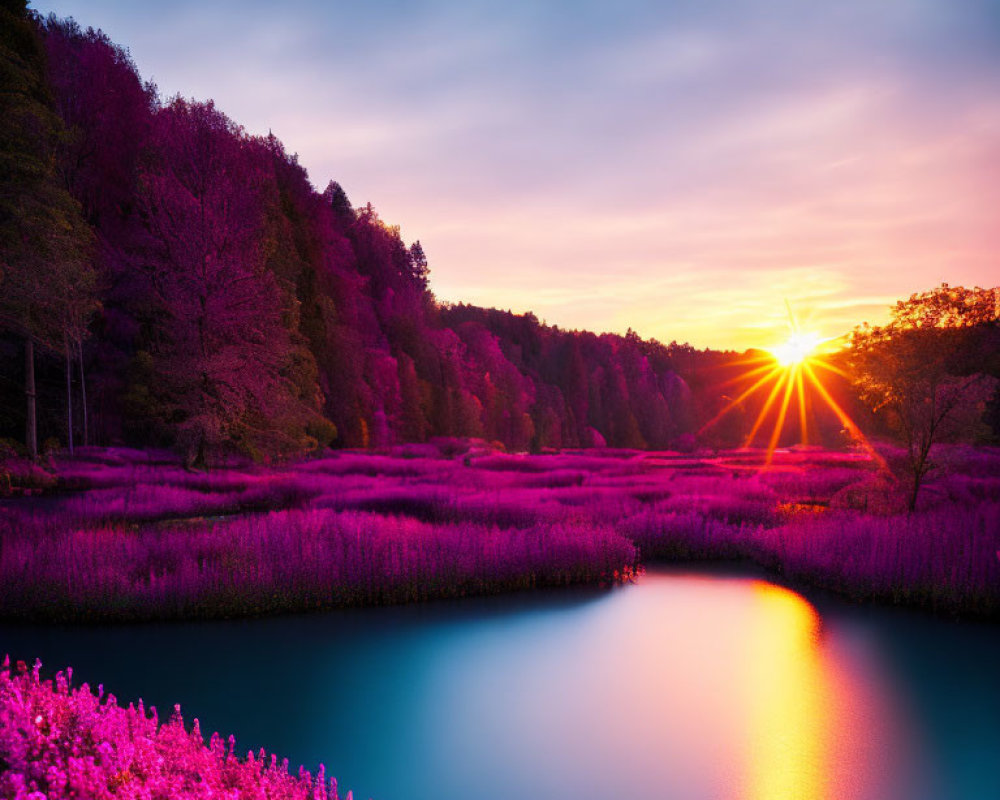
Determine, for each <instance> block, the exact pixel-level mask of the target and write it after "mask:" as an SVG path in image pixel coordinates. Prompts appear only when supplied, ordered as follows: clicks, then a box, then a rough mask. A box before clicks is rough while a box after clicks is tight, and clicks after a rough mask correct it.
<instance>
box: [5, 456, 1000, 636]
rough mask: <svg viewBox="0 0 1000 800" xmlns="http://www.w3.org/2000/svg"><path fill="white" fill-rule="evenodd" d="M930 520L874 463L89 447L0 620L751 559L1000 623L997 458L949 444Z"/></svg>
mask: <svg viewBox="0 0 1000 800" xmlns="http://www.w3.org/2000/svg"><path fill="white" fill-rule="evenodd" d="M939 460H943V461H945V462H947V464H948V468H947V471H945V472H943V473H942V474H941V475H940V476H939V477H938V479H937V480H936V481H935V482H933V483H932V484H931V485H929V486H928V487H927V489H926V490H925V492H924V495H923V504H922V507H921V508H920V509H919V510H918V512H917V513H915V514H905V513H901V512H899V511H897V510H895V509H896V505H895V503H894V499H893V497H894V495H893V489H892V487H891V485H890V484H888V483H887V482H886V481H885V480H884V478H882V477H880V476H879V474H878V472H877V470H876V467H875V464H874V463H873V462H872V461H871V460H869V459H868V458H866V457H864V456H863V455H861V454H858V453H853V452H830V451H822V450H815V449H808V450H791V451H779V452H777V453H776V454H775V456H774V459H773V461H772V463H771V464H770V465H766V466H765V464H764V456H763V454H762V453H760V452H757V451H734V452H728V453H721V454H711V455H709V454H704V455H694V456H692V455H683V454H677V453H647V452H637V451H614V450H603V451H602V450H587V451H573V452H563V453H559V454H551V455H536V456H527V455H508V454H504V453H500V452H495V451H491V450H489V449H486V448H476V447H474V446H472V445H471V443H462V442H455V441H448V442H444V443H441V444H438V445H414V446H408V447H401V448H398V449H396V450H394V451H392V452H388V453H358V452H346V453H338V454H334V455H331V456H329V457H327V458H324V459H318V460H313V461H309V462H304V463H301V464H296V465H291V466H287V467H282V468H280V469H263V468H242V469H241V468H235V467H234V468H230V469H225V470H218V471H213V472H210V473H204V474H202V473H190V472H186V471H184V470H183V469H181V468H180V466H179V465H178V464H176V463H175V462H173V461H171V459H170V457H169V456H167V455H166V454H151V453H143V452H137V451H127V450H96V449H94V450H88V451H86V452H85V453H84V454H82V455H80V456H79V457H77V458H75V459H63V460H59V461H57V462H56V463H55V464H54V470H53V471H52V473H51V481H50V482H49V485H48V486H46V488H45V489H44V491H41V490H40V493H39V494H36V495H33V496H22V497H17V498H9V499H7V500H5V501H3V503H2V517H0V532H2V544H0V580H2V582H3V584H4V587H5V592H4V594H3V596H2V597H0V614H2V615H3V616H5V617H7V618H13V619H24V620H33V621H111V620H136V621H138V620H150V619H187V618H207V617H235V616H251V615H259V614H269V613H277V612H291V611H301V610H307V609H315V608H330V607H337V606H347V605H368V604H386V603H399V602H409V601H415V600H426V599H432V598H439V597H454V596H463V595H470V594H483V593H493V592H504V591H513V590H519V589H526V588H533V587H537V586H558V585H567V584H578V583H583V584H588V583H589V584H595V583H604V584H607V583H614V582H622V581H628V580H630V578H631V576H632V575H633V574H634V573H635V570H636V569H640V568H641V566H642V565H643V564H644V563H648V562H650V561H652V560H668V561H670V560H719V559H724V560H739V561H744V562H750V563H755V564H758V565H761V566H763V567H765V568H766V569H768V570H770V571H772V572H773V573H775V574H777V575H780V576H782V577H783V578H785V579H788V580H792V581H796V582H803V583H806V584H810V585H818V586H822V587H823V588H826V589H829V590H832V591H836V592H838V593H841V594H844V595H847V596H849V597H853V598H855V599H859V600H866V601H877V602H889V603H899V604H907V605H914V606H918V607H923V608H929V609H933V610H936V611H941V612H946V613H950V614H959V615H970V616H985V617H991V616H1000V558H998V557H997V551H998V549H1000V501H998V500H997V498H1000V452H998V451H996V450H995V449H971V448H945V449H943V450H942V451H941V453H940V454H939Z"/></svg>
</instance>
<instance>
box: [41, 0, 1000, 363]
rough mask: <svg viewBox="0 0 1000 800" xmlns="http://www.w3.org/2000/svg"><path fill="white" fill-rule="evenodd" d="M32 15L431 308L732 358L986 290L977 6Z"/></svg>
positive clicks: (795, 4) (986, 206)
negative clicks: (223, 146) (268, 143)
mask: <svg viewBox="0 0 1000 800" xmlns="http://www.w3.org/2000/svg"><path fill="white" fill-rule="evenodd" d="M31 7H33V8H35V9H36V10H38V11H40V12H42V13H45V14H47V13H49V12H54V13H56V14H57V15H58V16H72V17H74V18H75V19H76V20H77V21H78V22H79V23H80V24H81V25H83V26H85V27H86V26H93V27H95V28H101V29H103V30H104V31H105V32H106V33H107V34H108V35H109V36H110V37H111V38H112V39H113V40H114V41H116V42H118V43H119V44H122V45H124V46H126V47H128V48H129V49H130V51H131V53H132V56H133V58H134V59H135V62H136V64H137V65H138V67H139V70H140V72H141V74H142V76H143V78H144V79H148V80H153V81H154V82H155V83H156V84H157V85H158V87H159V90H160V93H161V96H162V97H165V98H166V97H170V96H172V95H175V94H178V93H180V94H182V95H184V96H185V97H193V98H196V99H201V100H206V99H209V98H212V99H214V100H215V101H216V103H217V105H218V106H219V107H220V108H221V109H222V110H223V111H225V112H226V113H227V114H228V115H229V116H230V117H232V118H233V119H235V120H236V121H237V122H239V123H240V124H242V125H243V126H244V127H245V128H246V129H247V130H248V131H249V132H250V133H254V134H257V133H267V132H268V131H269V130H271V131H273V132H274V134H275V135H276V136H278V138H280V139H281V140H282V141H283V142H284V144H285V146H286V148H287V149H288V151H289V152H295V153H297V154H298V155H299V159H300V162H301V163H302V164H303V166H305V167H306V169H307V170H308V172H309V176H310V179H311V180H312V182H313V184H314V185H315V186H316V187H317V188H318V189H319V190H322V189H323V188H324V187H325V186H326V183H327V182H328V181H329V180H330V179H331V178H332V179H335V180H337V181H339V182H340V183H341V185H342V186H343V187H344V189H345V190H346V192H347V194H348V196H349V197H350V199H351V201H352V203H353V204H354V205H356V206H359V205H363V204H365V203H366V202H369V201H370V202H371V203H372V204H373V205H374V206H375V207H376V209H377V210H378V211H379V214H380V216H381V217H382V218H383V219H384V220H386V221H387V222H389V223H391V224H398V225H399V226H400V227H401V232H402V235H403V238H404V239H405V240H407V241H408V242H412V241H413V240H417V239H419V240H420V242H421V243H422V245H423V247H424V250H425V252H426V253H427V256H428V260H429V262H430V267H431V289H432V290H433V291H434V293H435V295H436V296H437V298H438V299H439V300H442V301H447V302H459V301H464V302H470V303H475V304H479V305H484V306H495V307H499V308H505V309H511V310H513V311H516V312H523V311H528V310H531V311H534V312H535V314H536V315H537V316H538V317H539V318H540V319H543V320H545V321H547V322H548V323H550V324H555V325H559V326H560V327H563V328H581V329H589V330H594V331H598V332H603V331H614V332H620V333H624V332H625V331H626V330H627V329H628V328H629V327H631V328H633V329H634V330H636V331H637V332H638V333H639V334H641V335H642V336H644V337H655V338H657V339H659V340H661V341H663V342H670V341H672V340H677V341H687V342H690V343H691V344H694V345H695V346H697V347H714V348H720V349H737V350H742V349H744V348H747V347H770V346H774V345H776V344H778V343H779V342H780V341H781V340H782V339H783V338H785V337H786V336H787V335H788V310H787V308H788V306H789V305H790V306H791V309H792V311H793V313H794V314H795V316H796V317H797V318H798V319H799V322H800V325H801V326H802V327H803V328H804V329H809V330H811V331H814V332H815V333H817V334H819V335H822V336H827V337H833V336H837V335H840V334H843V333H845V332H846V331H848V330H850V328H852V327H853V326H854V325H856V324H858V323H860V322H863V321H870V322H872V323H878V322H881V321H884V320H885V319H886V318H887V313H888V307H889V306H890V305H891V304H892V303H893V302H894V301H895V300H896V299H898V298H903V297H907V296H909V295H910V294H911V293H914V292H919V291H924V290H927V289H931V288H933V287H935V286H937V285H939V284H940V283H942V282H948V283H950V284H952V285H966V286H973V285H981V286H994V285H997V284H1000V0H878V1H877V2H873V1H872V0H841V2H836V3H818V2H817V3H812V2H809V3H803V2H801V0H725V1H723V0H691V1H688V0H676V1H675V2H665V1H656V2H654V1H653V0H648V1H646V0H616V1H615V2H593V1H592V0H577V2H570V1H567V2H542V1H541V0H534V1H528V0H494V1H492V2H483V1H482V0H454V1H453V2H452V1H446V0H426V2H425V1H424V0H412V1H409V0H385V1H384V2H382V1H381V0H366V1H365V2H339V1H338V0H333V1H331V0H325V1H324V0H289V1H287V2H282V3H280V4H279V3H268V2H256V1H255V0H239V2H213V1H212V0H197V1H196V2H189V1H188V0H161V2H157V3H136V2H133V1H131V0H129V1H119V0H34V1H33V2H32V3H31ZM786 301H787V304H786Z"/></svg>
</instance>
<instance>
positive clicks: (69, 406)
mask: <svg viewBox="0 0 1000 800" xmlns="http://www.w3.org/2000/svg"><path fill="white" fill-rule="evenodd" d="M63 345H64V349H65V352H66V441H67V443H68V444H69V454H70V455H73V359H72V357H71V356H70V352H69V337H68V336H63Z"/></svg>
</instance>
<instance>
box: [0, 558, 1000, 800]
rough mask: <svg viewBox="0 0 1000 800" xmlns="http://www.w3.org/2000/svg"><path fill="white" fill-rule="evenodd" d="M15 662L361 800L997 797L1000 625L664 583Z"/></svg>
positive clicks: (92, 636)
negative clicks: (324, 779) (270, 759)
mask: <svg viewBox="0 0 1000 800" xmlns="http://www.w3.org/2000/svg"><path fill="white" fill-rule="evenodd" d="M0 652H10V653H11V655H12V657H14V658H19V659H24V660H28V661H30V660H31V659H33V658H34V657H35V656H38V657H40V658H41V659H42V660H43V662H44V664H45V666H46V669H47V672H48V671H50V670H56V669H60V668H63V667H65V666H67V665H72V666H73V667H74V683H80V682H83V681H90V682H91V683H92V684H94V685H96V684H97V683H99V682H103V683H104V685H105V687H106V689H107V690H108V691H111V692H114V693H115V694H116V695H117V696H118V697H119V699H120V700H123V701H129V700H134V699H137V698H139V697H142V698H143V699H144V700H145V702H146V703H147V704H154V705H156V706H157V707H158V708H159V709H160V715H161V718H164V719H165V718H166V717H167V716H168V715H169V711H170V709H171V708H172V707H173V705H174V703H181V705H182V710H183V711H184V714H185V717H186V719H187V721H188V723H190V721H191V719H192V718H193V717H198V718H200V721H201V726H202V730H203V732H205V733H206V734H208V733H210V732H211V731H213V730H219V731H220V732H221V733H223V734H225V735H228V734H229V733H233V734H235V735H236V738H237V745H238V749H239V750H241V751H242V752H244V753H245V752H246V751H247V750H248V749H258V748H260V747H266V748H267V749H268V750H269V751H273V752H277V753H278V755H279V757H282V756H287V757H288V758H289V760H290V761H291V763H292V764H293V769H294V768H295V767H297V765H298V764H299V763H300V762H301V763H304V764H305V765H306V766H307V767H308V768H315V766H316V765H317V764H318V763H319V762H324V763H325V764H326V767H327V774H329V775H335V776H336V777H337V778H338V780H339V782H340V788H341V793H342V794H346V791H347V790H348V789H353V790H354V794H355V797H356V798H357V799H358V800H363V798H367V797H372V798H375V800H431V799H432V798H433V800H452V798H454V800H477V799H478V800H494V798H495V799H496V800H499V799H500V798H504V800H508V799H509V798H511V797H537V798H543V797H544V798H549V800H552V799H553V798H557V799H558V798H573V800H590V799H591V798H593V799H594V800H597V798H600V800H608V798H628V799H629V800H644V799H645V798H658V799H659V798H671V799H673V798H677V799H687V798H692V799H695V798H747V800H750V799H761V800H763V798H768V800H780V799H784V798H788V800H818V799H819V798H829V799H830V800H850V799H851V798H868V799H870V800H895V799H896V798H899V799H900V800H904V799H905V800H922V799H923V798H926V799H927V800H950V799H951V798H955V799H956V800H958V799H959V798H969V799H970V800H973V799H975V800H980V799H981V798H987V797H1000V626H997V625H995V624H986V623H971V622H961V623H959V622H953V621H949V620H943V619H937V618H934V617H931V616H927V615H923V614H919V613H914V612H907V611H901V610H896V609H883V608H868V607H860V606H850V605H846V604H842V603H839V602H837V601H835V600H831V599H828V598H820V599H818V600H816V599H814V600H812V601H810V600H807V599H806V598H804V597H803V596H802V595H800V594H797V593H795V592H793V591H790V590H788V589H786V588H782V587H779V586H777V585H774V584H772V583H769V582H768V581H767V580H765V579H763V578H759V577H754V576H751V575H747V574H745V573H743V574H729V573H726V572H714V571H709V572H703V571H697V572H695V571H684V570H651V571H649V572H647V573H646V574H645V575H644V576H643V577H642V578H641V579H640V580H639V581H638V582H637V583H636V584H634V585H630V586H625V587H621V588H616V589H613V590H597V589H568V590H563V591H545V592H536V593H526V594H521V595H512V596H503V597H491V598H473V599H467V600H461V601H456V602H440V603H430V604H424V605H417V606H405V607H396V608H379V609H357V610H345V611H336V612H327V613H321V614H314V615H299V616H287V617H279V618H270V619H260V620H240V621H223V622H201V623H175V624H152V625H117V626H102V627H93V628H77V629H72V628H63V627H51V628H45V627H28V626H17V625H11V624H3V625H0Z"/></svg>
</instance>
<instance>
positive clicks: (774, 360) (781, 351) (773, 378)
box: [699, 300, 881, 468]
mask: <svg viewBox="0 0 1000 800" xmlns="http://www.w3.org/2000/svg"><path fill="white" fill-rule="evenodd" d="M785 306H786V307H787V308H788V329H789V332H788V338H787V339H786V340H785V341H784V342H782V343H781V344H780V345H777V346H776V347H773V348H771V349H769V350H765V351H761V350H757V351H756V354H751V353H753V351H748V353H747V355H746V356H744V357H741V358H739V359H737V360H736V361H735V362H730V363H732V364H740V365H742V366H743V367H745V369H744V370H743V371H742V372H741V374H740V375H739V376H738V377H736V378H733V379H730V380H729V381H727V382H726V383H727V384H742V386H745V387H746V388H744V389H743V391H742V392H740V393H739V395H738V396H736V397H732V398H730V397H727V398H725V399H726V400H728V401H729V402H728V403H727V404H726V405H725V407H723V408H722V409H721V410H720V411H719V412H718V413H717V414H716V415H715V416H714V417H712V419H710V420H709V421H708V422H706V423H705V424H704V425H702V427H701V430H700V431H699V433H703V432H704V431H705V430H707V429H708V428H710V427H712V426H713V425H715V424H716V423H717V422H719V420H721V419H722V418H723V417H724V416H726V415H727V414H729V413H730V412H731V411H733V410H734V409H737V408H740V407H741V404H742V403H743V401H745V400H748V399H749V398H751V397H752V396H754V395H757V394H758V393H761V394H764V393H766V398H765V399H764V400H763V402H762V404H761V405H760V409H759V411H758V414H757V418H756V419H755V420H754V422H753V425H752V426H751V427H750V431H749V433H747V434H746V436H745V438H744V442H743V446H744V447H750V446H751V445H752V444H753V443H754V441H756V439H757V434H758V432H760V430H761V428H762V427H763V426H764V424H765V422H766V421H767V420H768V418H769V417H770V418H772V419H773V420H774V427H773V428H772V430H771V434H770V436H769V437H768V442H767V451H766V457H765V459H764V467H765V468H767V467H769V466H770V464H771V458H772V455H773V454H774V451H775V449H776V448H777V446H778V442H779V441H780V439H781V435H782V431H783V430H784V427H785V422H786V421H787V420H788V419H789V417H790V416H791V417H795V416H797V417H798V429H799V436H800V440H799V441H800V442H801V444H803V445H806V444H809V425H808V419H809V412H808V407H809V406H810V405H811V402H810V399H811V398H814V397H815V398H817V399H818V400H819V401H820V402H821V403H822V404H824V405H825V406H826V407H827V408H828V409H829V410H830V411H832V412H833V413H834V414H835V415H836V417H837V419H838V420H840V423H841V424H842V425H843V427H844V429H845V430H846V431H847V432H848V434H849V435H850V437H851V438H852V439H853V440H854V441H856V442H857V443H858V444H860V445H861V446H862V447H863V448H864V449H865V450H866V451H867V452H868V454H869V456H870V457H871V458H873V459H875V460H877V461H879V462H880V463H881V459H880V457H879V455H878V454H877V453H876V452H875V449H874V448H873V447H872V446H871V444H870V443H869V442H868V440H867V439H866V438H865V436H864V434H862V433H861V430H860V429H859V428H858V426H857V424H856V423H855V422H854V421H853V420H852V419H851V418H850V417H849V416H848V414H847V413H846V412H845V411H844V409H843V408H841V407H840V404H839V403H837V401H836V400H835V399H834V397H833V395H832V394H831V393H830V390H829V389H827V387H826V386H825V385H824V382H825V381H826V379H828V378H829V377H830V375H831V374H833V375H838V376H840V377H841V378H842V379H846V380H849V379H850V378H849V376H848V375H847V373H845V372H844V371H843V370H842V369H840V367H838V366H836V364H835V363H834V359H833V358H831V356H832V353H833V350H832V348H833V347H834V343H835V342H836V339H828V338H824V337H822V336H820V335H819V334H818V333H814V332H812V331H804V330H802V328H800V327H799V322H798V320H797V319H796V318H795V315H794V314H793V313H792V307H791V305H790V304H789V303H788V301H787V300H786V301H785ZM824 373H826V374H824ZM747 384H749V386H747Z"/></svg>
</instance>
